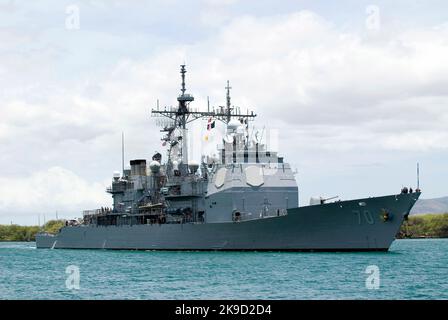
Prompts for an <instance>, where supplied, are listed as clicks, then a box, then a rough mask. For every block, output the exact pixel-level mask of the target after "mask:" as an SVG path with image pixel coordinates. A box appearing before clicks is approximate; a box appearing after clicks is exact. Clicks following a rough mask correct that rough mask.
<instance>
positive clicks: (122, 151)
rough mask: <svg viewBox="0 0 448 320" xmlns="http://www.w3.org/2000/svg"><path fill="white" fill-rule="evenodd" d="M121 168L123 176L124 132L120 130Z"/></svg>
mask: <svg viewBox="0 0 448 320" xmlns="http://www.w3.org/2000/svg"><path fill="white" fill-rule="evenodd" d="M121 170H122V176H124V132H123V131H122V132H121Z"/></svg>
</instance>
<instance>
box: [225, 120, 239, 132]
mask: <svg viewBox="0 0 448 320" xmlns="http://www.w3.org/2000/svg"><path fill="white" fill-rule="evenodd" d="M240 125H241V123H240V122H239V121H238V120H236V119H232V120H230V121H229V123H228V124H227V130H236V129H237V128H238V127H239V126H240Z"/></svg>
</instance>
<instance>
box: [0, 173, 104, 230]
mask: <svg viewBox="0 0 448 320" xmlns="http://www.w3.org/2000/svg"><path fill="white" fill-rule="evenodd" d="M106 185H107V184H106V183H93V184H90V183H88V182H87V181H86V180H84V179H82V178H80V177H79V176H77V175H76V174H75V173H73V172H71V171H69V170H66V169H64V168H61V167H52V168H49V169H48V170H46V171H39V172H35V173H33V174H32V175H30V176H27V177H21V178H20V177H16V178H14V179H7V178H2V177H0V194H1V195H2V196H1V197H0V208H1V211H2V220H4V219H5V217H4V215H5V214H9V216H8V218H11V216H12V217H14V219H20V218H21V216H22V215H25V216H28V215H31V216H32V217H33V218H35V217H36V215H37V214H47V217H48V216H49V213H51V214H53V213H54V212H55V211H59V217H68V216H69V214H75V215H77V216H80V214H81V210H83V209H89V208H97V207H99V206H110V204H111V200H110V199H109V197H107V196H106V195H105V188H106ZM1 222H3V223H4V222H7V221H1Z"/></svg>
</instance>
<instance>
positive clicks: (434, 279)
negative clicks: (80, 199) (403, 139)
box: [0, 239, 448, 299]
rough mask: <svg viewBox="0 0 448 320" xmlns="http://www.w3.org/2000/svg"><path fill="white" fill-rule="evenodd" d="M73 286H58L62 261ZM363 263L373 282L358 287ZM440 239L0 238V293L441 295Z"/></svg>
mask: <svg viewBox="0 0 448 320" xmlns="http://www.w3.org/2000/svg"><path fill="white" fill-rule="evenodd" d="M69 265H75V266H78V267H79V270H80V289H79V290H69V289H67V288H66V280H67V277H68V274H66V268H67V266H69ZM369 265H376V266H378V267H379V269H380V281H381V282H380V284H381V285H380V288H379V289H378V290H369V289H367V288H366V277H367V276H368V275H367V274H366V273H365V271H366V267H367V266H369ZM447 266H448V239H438V240H437V239H431V240H398V241H395V242H394V244H393V246H392V248H391V251H390V252H387V253H291V252H285V253H281V252H161V251H107V250H47V249H39V250H36V248H35V244H34V243H23V242H22V243H0V298H1V299H448V290H447V288H448V279H447V278H448V277H447V276H446V275H447V274H448V268H447Z"/></svg>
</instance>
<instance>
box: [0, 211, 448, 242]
mask: <svg viewBox="0 0 448 320" xmlns="http://www.w3.org/2000/svg"><path fill="white" fill-rule="evenodd" d="M63 226H65V220H50V221H48V222H47V223H46V224H45V225H43V226H41V227H39V226H19V225H16V224H12V225H0V241H17V242H21V241H35V240H36V234H37V233H38V232H48V233H52V234H56V233H57V232H58V231H59V229H60V228H62V227H63ZM396 238H397V239H422V238H448V213H445V214H424V215H414V216H410V217H409V219H408V221H404V222H403V225H402V226H401V229H400V231H399V232H398V234H397V237H396Z"/></svg>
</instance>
